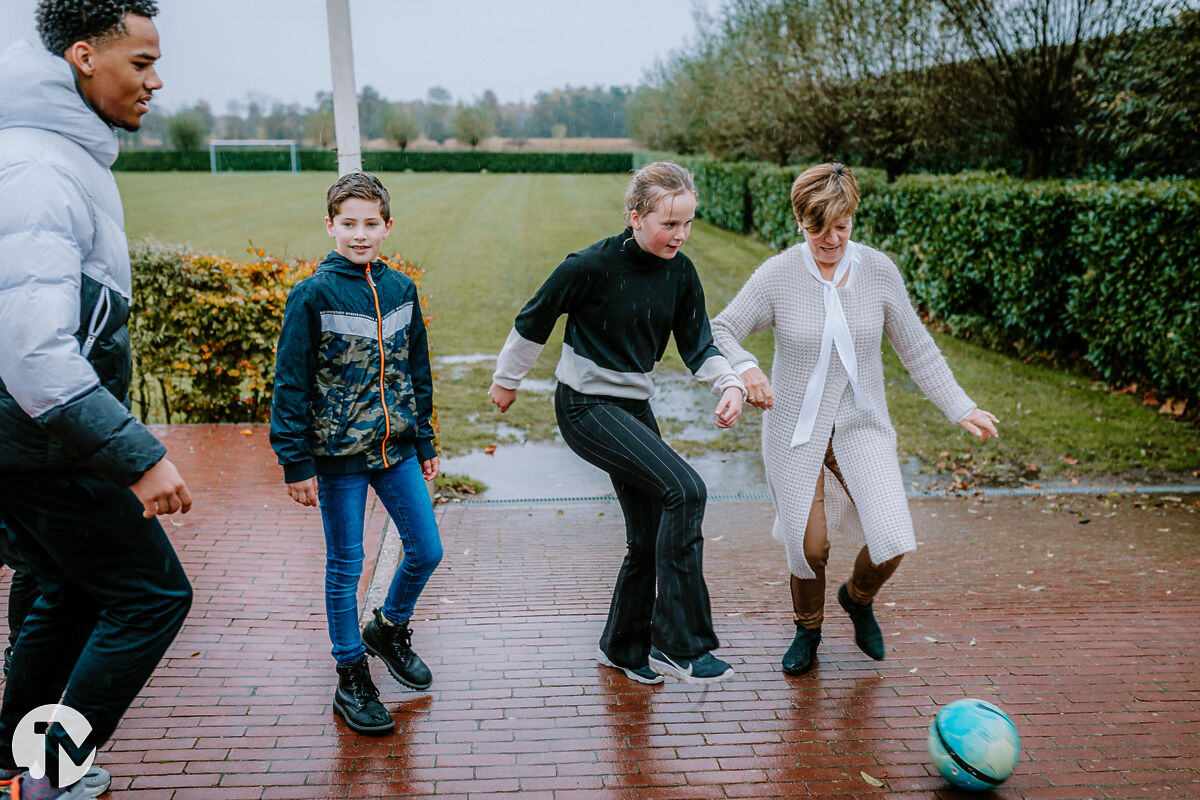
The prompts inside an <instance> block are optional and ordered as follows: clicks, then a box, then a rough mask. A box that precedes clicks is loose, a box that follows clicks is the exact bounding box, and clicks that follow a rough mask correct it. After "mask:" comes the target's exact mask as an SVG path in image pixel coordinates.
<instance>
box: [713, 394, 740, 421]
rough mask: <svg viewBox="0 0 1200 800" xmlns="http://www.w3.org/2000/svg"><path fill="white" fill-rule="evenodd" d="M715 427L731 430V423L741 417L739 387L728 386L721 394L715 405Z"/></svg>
mask: <svg viewBox="0 0 1200 800" xmlns="http://www.w3.org/2000/svg"><path fill="white" fill-rule="evenodd" d="M716 416H717V427H718V428H732V427H733V423H735V422H737V421H738V417H740V416H742V389H741V387H739V386H730V387H729V388H728V389H726V390H725V391H723V392H721V399H720V401H718V403H717V414H716Z"/></svg>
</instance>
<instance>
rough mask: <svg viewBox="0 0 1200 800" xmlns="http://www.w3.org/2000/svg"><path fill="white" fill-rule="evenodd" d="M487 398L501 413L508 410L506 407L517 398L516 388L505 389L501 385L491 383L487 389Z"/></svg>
mask: <svg viewBox="0 0 1200 800" xmlns="http://www.w3.org/2000/svg"><path fill="white" fill-rule="evenodd" d="M488 399H489V400H491V401H492V405H494V406H495V407H496V408H498V409H500V413H501V414H503V413H504V412H505V411H508V407H509V406H511V405H512V404H513V401H515V400H516V399H517V390H516V389H505V388H504V387H503V386H500V385H498V384H495V383H493V384H492V387H491V388H490V389H488Z"/></svg>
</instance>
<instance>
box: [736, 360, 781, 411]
mask: <svg viewBox="0 0 1200 800" xmlns="http://www.w3.org/2000/svg"><path fill="white" fill-rule="evenodd" d="M742 383H744V384H746V400H747V401H748V402H749V403H750V405H752V406H754V407H756V408H761V409H763V410H764V411H765V410H767V409H768V408H774V407H775V393H774V392H773V391H771V382H770V381H769V380H767V373H765V372H763V371H762V370H761V369H759V368H758V367H750V369H748V370H746V371H745V372H743V373H742Z"/></svg>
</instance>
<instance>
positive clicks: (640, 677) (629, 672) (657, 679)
mask: <svg viewBox="0 0 1200 800" xmlns="http://www.w3.org/2000/svg"><path fill="white" fill-rule="evenodd" d="M596 661H598V662H599V663H600V665H601V666H605V667H612V668H613V669H619V670H621V671H622V672H624V673H625V676H626V677H628V678H629V680H631V681H637V682H638V683H645V684H648V685H651V686H653V685H654V684H656V683H662V682H663V676H662V675H659V674H658V673H657V672H655V671H654V670H652V669H650V665H649V664H647V665H646V666H644V667H638V668H636V669H634V668H633V667H622V666H621V665H620V664H614V663H613V662H612V659H610V658H609V657H608V656H607V655H605V653H604V651H603V650H601V649H600V648H599V647H597V648H596Z"/></svg>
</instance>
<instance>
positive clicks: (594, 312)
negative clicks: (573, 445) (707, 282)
mask: <svg viewBox="0 0 1200 800" xmlns="http://www.w3.org/2000/svg"><path fill="white" fill-rule="evenodd" d="M562 314H566V315H567V330H566V336H565V337H564V339H563V352H562V358H561V359H560V360H559V362H558V369H557V370H556V374H557V376H558V379H559V380H560V381H562V382H563V383H565V384H566V385H567V386H570V387H571V388H572V389H574V390H575V391H577V392H582V393H584V394H594V395H609V396H613V397H626V398H633V399H640V400H645V399H649V398H650V397H651V396H653V394H654V386H653V384H652V383H651V381H650V373H651V372H653V371H654V367H655V366H657V364H658V362H659V361H661V360H662V357H663V353H664V352H666V349H667V341H668V339H669V338H670V336H671V334H674V335H675V343H676V346H677V347H678V348H679V355H680V356H681V357H682V358H683V362H684V364H686V365H687V367H688V369H690V370H691V371H692V372H693V373H694V374H695V375H696V377H697V378H698V379H700V380H702V381H704V382H705V383H707V384H708V385H709V386H710V387H712V389H713V392H714V393H715V394H718V395H719V394H720V393H721V392H722V391H724V389H726V388H727V387H729V386H738V387H740V386H741V381H740V380H738V378H737V376H736V375H734V373H733V370H732V369H730V367H729V363H728V362H727V361H726V360H725V358H724V356H722V355H721V353H720V351H719V350H717V348H716V345H714V344H713V339H712V333H711V331H710V330H709V326H708V314H707V311H706V310H705V307H704V290H703V288H702V287H701V286H700V276H699V275H697V274H696V268H695V266H693V264H692V262H691V260H690V259H689V258H688V257H687V256H685V255H684V254H683V253H677V254H676V255H675V258H673V259H662V258H658V257H657V256H655V255H653V254H651V253H647V252H645V251H644V250H642V249H641V247H639V246H638V244H637V241H636V240H634V238H633V231H632V230H631V229H629V228H626V229H625V231H624V232H623V233H621V234H619V235H617V236H611V237H609V238H607V239H601V240H600V241H599V242H596V243H595V244H593V245H592V246H591V247H588V248H587V249H586V250H582V251H580V252H578V253H572V254H571V255H569V256H567V258H566V260H565V261H563V263H562V264H560V265H559V266H558V267H557V268H556V269H555V270H554V272H553V273H551V274H550V277H549V278H547V279H546V282H545V283H544V284H542V287H541V288H540V289H538V291H537V294H535V295H534V296H533V298H532V299H531V300H530V301H529V302H528V303H526V304H525V307H524V308H522V309H521V313H520V314H518V315H517V319H516V322H515V323H514V325H513V330H512V332H511V333H509V335H508V340H507V341H506V342H505V344H504V349H503V350H502V351H501V353H500V357H499V359H498V362H497V365H496V374H495V376H494V380H495V382H496V383H497V384H498V385H500V386H503V387H505V388H507V389H516V388H517V387H518V386H520V383H521V379H522V378H524V377H525V375H526V374H527V373H528V372H529V370H530V368H532V366H533V363H534V361H536V360H537V357H538V354H539V353H541V351H542V348H543V347H544V346H545V344H546V340H547V339H548V338H549V337H550V332H551V331H552V330H553V328H554V324H555V322H556V321H557V320H558V318H559V316H561V315H562Z"/></svg>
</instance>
